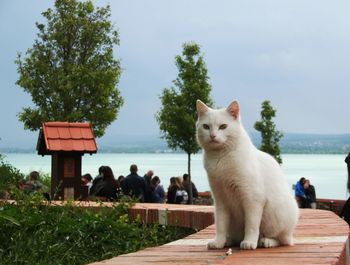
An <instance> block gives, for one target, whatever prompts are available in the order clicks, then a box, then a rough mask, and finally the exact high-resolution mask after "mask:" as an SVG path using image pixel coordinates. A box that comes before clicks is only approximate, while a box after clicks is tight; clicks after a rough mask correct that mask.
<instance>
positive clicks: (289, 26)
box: [0, 0, 350, 148]
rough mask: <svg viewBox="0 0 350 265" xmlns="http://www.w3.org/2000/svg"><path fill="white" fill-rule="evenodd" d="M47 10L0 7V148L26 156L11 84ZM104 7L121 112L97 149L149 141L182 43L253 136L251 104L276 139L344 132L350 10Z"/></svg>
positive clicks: (201, 0)
mask: <svg viewBox="0 0 350 265" xmlns="http://www.w3.org/2000/svg"><path fill="white" fill-rule="evenodd" d="M53 3H54V2H53V1H44V0H35V1H21V0H11V1H10V0H7V1H1V2H0V36H1V41H0V91H1V93H0V124H1V127H0V138H1V140H0V147H19V146H20V147H30V146H33V148H35V145H36V141H37V137H38V132H30V131H26V130H24V128H23V124H22V123H21V122H19V121H18V118H17V114H18V113H19V112H20V111H21V110H22V108H24V107H28V106H33V103H32V100H31V97H30V95H29V94H26V93H25V92H24V91H23V89H22V88H21V87H18V86H17V85H16V84H15V83H16V80H17V79H18V73H17V66H16V65H15V63H14V60H15V59H16V54H17V52H20V53H22V55H24V54H25V52H26V50H27V49H28V48H31V47H32V45H33V43H34V40H35V38H36V34H37V29H36V27H35V22H37V21H39V22H45V20H44V19H43V17H42V15H41V12H43V11H45V10H46V9H47V8H49V7H52V6H53ZM107 3H110V5H111V10H112V16H111V20H112V22H113V23H114V24H115V28H116V29H118V32H119V34H120V45H119V46H116V47H115V49H114V55H115V58H117V59H119V60H120V61H121V66H122V68H123V72H122V75H121V79H120V82H119V84H118V89H119V90H120V92H121V95H122V97H123V98H124V101H125V103H124V105H123V107H122V108H121V110H120V112H119V113H118V118H117V120H116V121H114V122H113V123H112V124H111V125H110V126H109V127H108V129H107V131H106V134H105V136H104V137H103V138H102V139H101V140H100V141H101V142H103V141H108V140H113V139H119V140H121V139H123V138H124V137H135V139H136V138H140V137H145V136H158V135H159V134H160V132H159V126H158V124H157V122H156V120H155V114H156V112H157V111H159V109H160V108H161V104H160V100H159V96H160V95H161V93H162V90H163V89H164V88H169V87H171V86H172V85H173V83H172V81H173V80H174V79H175V78H176V76H177V74H178V71H177V68H176V66H175V56H176V55H180V54H181V52H182V45H183V44H184V43H185V42H189V41H194V42H196V43H197V44H199V45H200V47H201V52H202V54H203V57H204V61H205V63H206V66H207V69H208V76H209V78H210V79H209V82H210V84H211V85H212V93H211V96H212V98H213V100H214V102H215V105H216V106H217V107H226V106H228V105H229V104H230V102H231V101H233V100H238V101H239V102H240V106H241V118H242V122H243V124H244V126H245V128H246V130H247V131H248V132H252V131H254V128H253V125H254V123H255V121H257V120H259V119H260V111H261V103H262V101H264V100H270V101H271V104H272V105H273V107H274V108H276V109H277V117H276V118H275V123H276V126H277V129H279V130H281V131H283V132H285V133H316V134H343V133H350V122H349V117H350V109H349V102H350V87H349V85H350V16H349V14H348V13H349V10H350V2H349V1H345V0H344V1H336V2H332V1H323V0H309V1H303V0H285V1H269V0H267V1H260V0H244V1H243V0H238V1H231V0H221V1H220V0H219V1H211V0H191V1H188V0H177V1H171V0H148V1H136V0H128V1H119V0H114V1H110V2H107V1H94V4H95V6H105V5H106V4H107Z"/></svg>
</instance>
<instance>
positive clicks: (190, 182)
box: [187, 153, 193, 204]
mask: <svg viewBox="0 0 350 265" xmlns="http://www.w3.org/2000/svg"><path fill="white" fill-rule="evenodd" d="M187 155H188V160H187V171H188V183H189V189H188V204H192V202H193V194H192V181H191V154H190V153H188V154H187Z"/></svg>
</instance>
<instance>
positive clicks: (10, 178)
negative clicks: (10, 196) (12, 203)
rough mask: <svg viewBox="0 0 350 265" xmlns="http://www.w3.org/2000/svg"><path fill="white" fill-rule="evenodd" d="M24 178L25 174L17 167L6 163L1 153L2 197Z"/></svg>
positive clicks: (0, 178) (0, 187)
mask: <svg viewBox="0 0 350 265" xmlns="http://www.w3.org/2000/svg"><path fill="white" fill-rule="evenodd" d="M23 178H24V176H23V174H22V173H21V172H20V171H19V170H18V169H17V168H15V167H13V166H11V165H10V164H8V163H6V162H5V161H4V157H3V156H2V155H1V154H0V198H2V197H6V194H7V193H9V192H10V191H11V190H12V189H14V188H15V187H16V186H17V185H18V183H19V181H20V180H22V179H23Z"/></svg>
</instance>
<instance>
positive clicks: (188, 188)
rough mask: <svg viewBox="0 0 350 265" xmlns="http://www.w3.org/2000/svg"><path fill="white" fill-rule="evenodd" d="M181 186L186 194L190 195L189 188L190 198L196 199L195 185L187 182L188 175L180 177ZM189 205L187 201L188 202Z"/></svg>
mask: <svg viewBox="0 0 350 265" xmlns="http://www.w3.org/2000/svg"><path fill="white" fill-rule="evenodd" d="M182 186H183V187H184V189H185V190H186V192H187V194H190V188H191V189H192V198H198V190H197V188H196V185H194V183H193V182H192V181H191V183H190V182H189V180H188V174H183V176H182ZM188 203H189V201H188Z"/></svg>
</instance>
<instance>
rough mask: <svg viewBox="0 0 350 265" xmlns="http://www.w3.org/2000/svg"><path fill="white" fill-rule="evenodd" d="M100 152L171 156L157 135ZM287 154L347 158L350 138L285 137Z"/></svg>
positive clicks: (30, 149)
mask: <svg viewBox="0 0 350 265" xmlns="http://www.w3.org/2000/svg"><path fill="white" fill-rule="evenodd" d="M250 136H251V138H252V141H253V143H254V144H255V146H257V147H258V148H259V146H260V142H261V140H260V139H261V138H260V134H259V133H257V132H254V133H251V134H250ZM35 145H36V140H35V139H33V141H32V142H31V145H30V146H28V145H27V146H25V147H23V145H19V147H17V146H6V142H5V141H2V145H0V152H2V153H34V152H36V151H35ZM97 146H98V152H101V153H171V152H183V151H182V150H177V151H174V150H171V149H169V148H168V146H167V144H166V142H165V140H164V139H161V138H160V137H159V136H157V135H143V136H132V135H126V136H119V137H113V136H109V137H102V138H101V139H97ZM280 147H281V151H282V153H284V154H346V153H348V152H350V134H338V135H324V134H294V133H285V134H284V136H283V137H282V139H281V142H280Z"/></svg>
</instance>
